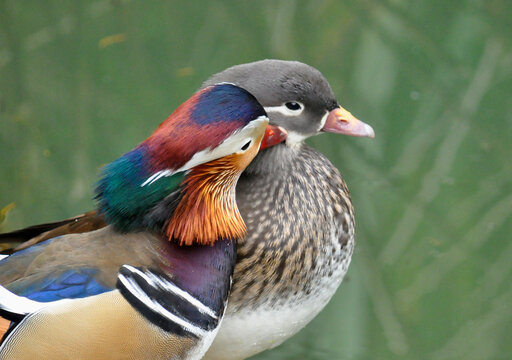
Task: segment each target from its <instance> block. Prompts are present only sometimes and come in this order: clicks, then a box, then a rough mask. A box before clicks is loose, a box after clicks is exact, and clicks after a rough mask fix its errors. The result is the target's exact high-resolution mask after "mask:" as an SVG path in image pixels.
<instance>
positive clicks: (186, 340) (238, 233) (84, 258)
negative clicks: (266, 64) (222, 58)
mask: <svg viewBox="0 0 512 360" xmlns="http://www.w3.org/2000/svg"><path fill="white" fill-rule="evenodd" d="M267 124H268V118H267V116H266V114H265V111H264V109H263V107H262V106H261V105H260V104H259V103H258V102H257V100H256V99H255V98H254V97H253V96H252V95H251V94H250V93H249V92H247V91H246V90H244V89H242V88H240V87H237V86H235V85H232V84H219V85H212V86H209V87H206V88H204V89H203V90H201V91H199V92H198V93H196V94H195V95H194V96H192V97H191V98H190V99H189V100H187V101H186V102H185V103H184V104H183V105H181V106H180V107H179V108H178V109H177V110H176V111H175V112H174V113H173V114H172V115H171V116H170V117H169V118H168V119H167V120H165V121H164V122H163V123H162V124H161V125H160V126H159V127H158V128H157V129H156V130H155V132H154V133H153V134H152V135H151V136H150V137H149V138H148V139H146V140H145V141H144V142H142V143H141V144H139V145H138V146H137V147H136V148H135V149H134V150H132V151H130V152H128V153H126V154H124V155H122V156H121V157H120V158H118V159H117V160H115V161H113V162H112V163H110V164H109V165H107V166H106V167H105V169H104V171H103V173H102V177H101V179H100V181H99V183H98V186H97V189H96V199H97V202H98V209H99V213H101V214H102V216H104V218H105V220H106V223H108V225H107V226H105V227H102V228H101V229H98V230H95V231H91V232H84V233H81V234H68V235H64V236H59V237H55V238H52V239H49V240H46V241H44V242H41V243H39V244H37V245H34V246H32V247H30V248H28V249H25V250H22V251H19V252H16V253H15V254H13V255H11V256H9V257H8V258H6V259H4V260H2V262H0V278H1V283H2V284H3V286H4V287H0V315H2V316H3V317H4V318H6V319H8V320H11V321H12V324H11V327H10V328H9V330H8V331H7V333H6V334H5V335H4V337H3V340H2V343H1V345H0V359H16V360H19V359H171V358H172V359H200V358H202V356H203V355H204V353H205V351H206V350H207V349H208V347H209V346H210V344H211V342H212V340H213V338H214V337H215V334H216V332H217V330H218V327H219V323H220V321H221V319H222V316H223V314H224V309H225V306H226V302H227V298H228V293H229V289H230V287H231V283H232V274H233V269H234V264H235V259H236V241H237V240H238V239H240V238H242V237H243V236H244V233H245V224H244V221H243V220H242V218H241V216H240V213H239V211H238V208H237V205H236V201H235V186H236V182H237V180H238V178H239V176H240V174H241V173H242V171H243V170H244V169H245V167H246V166H247V165H248V164H249V163H250V161H251V160H252V159H253V158H254V156H255V155H256V153H257V152H258V149H259V147H260V142H261V140H262V139H263V136H264V132H265V129H266V126H267Z"/></svg>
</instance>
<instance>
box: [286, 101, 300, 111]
mask: <svg viewBox="0 0 512 360" xmlns="http://www.w3.org/2000/svg"><path fill="white" fill-rule="evenodd" d="M284 105H285V106H286V107H287V108H288V109H290V110H295V111H296V110H300V109H301V107H300V104H299V103H296V102H294V101H290V102H287V103H286V104H284Z"/></svg>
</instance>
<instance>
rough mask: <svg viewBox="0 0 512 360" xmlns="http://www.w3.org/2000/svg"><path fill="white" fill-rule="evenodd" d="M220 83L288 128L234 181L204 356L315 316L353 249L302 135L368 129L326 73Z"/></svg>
mask: <svg viewBox="0 0 512 360" xmlns="http://www.w3.org/2000/svg"><path fill="white" fill-rule="evenodd" d="M220 82H228V83H232V84H235V85H237V86H240V87H242V88H244V89H246V90H247V91H249V92H250V93H251V94H253V95H254V96H255V97H256V99H257V100H258V101H259V103H260V104H261V105H262V106H263V107H264V109H265V110H266V112H267V114H268V116H269V119H270V124H271V125H273V126H275V127H279V128H280V129H282V130H283V131H285V132H286V134H287V135H286V137H285V138H283V139H282V140H279V141H284V142H283V143H282V144H278V145H275V146H273V147H269V148H268V149H265V150H263V151H260V152H259V153H258V155H257V156H256V158H255V159H254V160H253V162H252V163H251V164H250V165H249V166H248V168H247V169H246V171H245V172H244V173H243V174H242V175H241V177H240V179H239V181H238V184H237V188H236V201H237V204H238V208H239V210H240V213H241V215H242V217H243V219H244V220H245V222H246V226H247V230H248V231H247V235H246V236H245V237H243V238H239V239H238V245H237V262H236V265H235V269H234V275H233V288H232V290H231V292H230V295H229V301H228V307H227V309H226V312H225V316H224V319H223V321H222V323H221V325H220V330H219V332H218V334H217V336H216V337H215V339H214V340H213V344H212V346H211V347H210V349H209V350H208V352H207V353H206V355H205V357H204V358H205V359H244V358H247V357H249V356H251V355H254V354H256V353H258V352H261V351H263V350H266V349H269V348H273V347H275V346H277V345H279V344H280V343H282V342H283V341H284V340H286V339H287V338H289V337H291V336H292V335H293V334H295V333H296V332H297V331H299V330H300V329H301V328H303V327H304V326H305V325H306V324H307V323H308V322H309V321H310V320H311V319H312V318H314V317H315V316H316V314H318V312H319V311H321V310H322V308H323V307H324V306H325V305H326V304H327V302H328V301H329V299H330V298H331V297H332V295H333V294H334V293H335V291H336V289H337V288H338V286H339V284H340V282H341V281H342V279H343V277H344V275H345V273H346V271H347V269H348V266H349V263H350V259H351V255H352V252H353V249H354V242H355V240H354V232H355V221H354V211H353V208H352V203H351V200H350V194H349V191H348V188H347V186H346V184H345V182H344V180H343V178H342V176H341V174H340V172H339V171H338V170H337V169H336V168H335V167H334V166H333V164H332V163H331V162H330V161H329V160H328V159H327V158H326V157H325V156H324V155H322V154H321V153H319V152H317V151H316V150H314V149H312V148H311V147H309V146H307V145H306V144H305V143H304V140H305V139H306V138H308V137H310V136H314V135H317V134H320V133H322V132H334V133H339V134H346V135H352V136H365V137H373V136H374V133H373V130H372V129H371V127H369V126H368V125H366V124H364V123H362V122H360V121H359V120H357V119H355V118H354V117H353V116H352V115H351V114H350V113H349V112H348V111H346V110H344V109H343V108H341V107H340V106H339V104H338V101H337V100H336V98H335V96H334V94H333V92H332V89H331V88H330V86H329V84H328V82H327V80H326V79H325V78H324V77H323V75H322V74H321V73H320V72H319V71H318V70H316V69H314V68H312V67H310V66H308V65H306V64H302V63H299V62H293V61H281V60H263V61H258V62H254V63H249V64H243V65H237V66H234V67H231V68H228V69H226V70H224V71H222V72H220V73H218V74H215V75H214V76H212V77H211V78H210V79H209V80H208V81H207V82H205V83H204V84H203V87H205V86H211V85H212V84H215V83H220ZM264 142H265V140H264V141H263V143H264ZM104 220H105V219H103V218H102V216H101V215H100V214H97V213H94V212H92V213H88V214H87V215H86V216H85V217H83V216H79V217H75V218H72V219H69V220H67V221H64V222H57V223H54V224H49V225H42V226H36V227H32V228H29V229H26V230H21V231H18V232H14V233H11V234H5V236H4V239H5V240H4V241H6V242H9V243H16V242H17V243H20V242H23V241H26V240H28V239H31V240H29V241H28V242H26V243H23V244H21V246H19V247H18V249H17V250H15V251H18V250H19V249H22V248H27V247H28V248H29V249H30V246H31V245H33V244H34V243H37V242H40V241H42V240H44V239H46V238H48V237H49V236H51V234H54V233H55V234H66V233H68V232H82V231H84V228H85V229H88V230H92V229H97V228H101V227H103V226H105V223H104ZM82 225H83V226H82ZM27 235H29V236H27ZM0 240H2V236H1V235H0ZM0 242H1V241H0ZM0 245H1V244H0ZM1 283H2V282H1V281H0V284H1Z"/></svg>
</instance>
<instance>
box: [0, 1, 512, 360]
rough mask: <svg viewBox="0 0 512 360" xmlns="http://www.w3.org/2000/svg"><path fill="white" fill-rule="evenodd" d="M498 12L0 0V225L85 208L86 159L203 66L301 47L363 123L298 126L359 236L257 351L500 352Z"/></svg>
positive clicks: (503, 334) (504, 132) (503, 67)
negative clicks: (296, 326)
mask: <svg viewBox="0 0 512 360" xmlns="http://www.w3.org/2000/svg"><path fill="white" fill-rule="evenodd" d="M511 14H512V2H511V1H508V0H456V1H445V0H428V1H408V0H382V1H377V0H344V1H334V0H310V1H296V0H281V1H275V0H266V1H239V0H232V1H210V2H206V1H205V2H199V1H188V2H185V1H183V2H178V1H166V2H154V1H141V0H132V1H128V0H112V1H109V0H89V1H85V0H80V1H72V2H64V1H56V0H55V1H19V0H0V209H3V211H2V212H1V213H0V218H2V219H4V222H3V223H2V224H1V225H0V226H1V227H2V228H1V230H11V229H15V228H17V227H21V226H27V225H30V224H33V223H41V222H46V221H52V220H56V219H61V218H64V217H68V216H71V215H75V214H78V213H80V212H83V211H86V210H89V209H91V208H92V207H93V201H92V200H91V194H92V191H91V190H92V187H93V184H94V182H95V180H96V176H97V173H98V169H99V168H100V167H101V165H103V164H105V163H108V162H110V161H111V160H113V159H114V158H116V157H117V156H119V155H120V154H122V153H123V152H125V151H127V150H129V149H131V148H132V147H133V146H134V145H135V144H137V143H138V142H140V141H141V140H143V139H145V138H146V136H148V135H149V134H150V133H151V132H152V130H153V129H154V128H155V127H156V126H157V125H158V124H159V123H160V122H161V121H162V120H164V119H165V118H166V117H167V115H169V114H170V113H171V112H172V111H173V109H175V108H176V107H177V106H178V105H179V104H180V103H181V102H182V101H184V100H185V99H186V98H188V97H189V96H190V95H191V94H192V93H193V92H194V91H195V90H196V89H197V88H198V87H199V86H200V84H201V82H202V81H203V80H205V79H206V78H208V76H209V75H211V74H213V73H215V72H217V71H220V70H222V69H224V68H226V67H228V66H231V65H234V64H238V63H245V62H249V61H253V60H259V59H264V58H281V59H294V60H300V61H303V62H306V63H308V64H311V65H313V66H315V67H317V68H318V69H319V70H321V71H322V72H323V73H324V75H325V76H326V77H327V79H328V80H329V81H330V83H331V85H332V87H333V89H334V91H335V93H336V94H337V96H338V99H339V101H340V102H341V103H342V104H343V106H344V107H346V108H347V109H349V110H350V111H351V112H352V113H354V114H355V115H356V116H357V117H358V118H360V119H362V120H364V121H365V122H368V123H369V124H371V125H372V126H373V127H374V129H375V132H376V134H377V136H376V138H375V139H374V140H369V139H358V138H348V137H341V136H336V135H330V134H327V135H322V136H318V137H316V138H313V139H310V140H308V143H309V144H311V145H312V146H314V147H316V148H317V149H319V150H320V151H322V152H323V153H325V154H326V155H327V156H328V157H329V158H330V159H331V161H332V162H333V163H334V164H336V166H337V167H338V168H339V169H340V170H341V171H342V173H343V174H344V176H345V177H346V180H347V182H348V184H349V186H350V189H351V192H352V196H353V200H354V204H355V207H356V216H357V220H358V227H357V241H358V243H357V249H356V252H355V254H354V258H353V260H352V265H351V268H350V270H349V273H348V276H347V278H346V280H345V281H344V283H343V284H342V286H341V288H340V290H339V291H338V293H337V294H336V296H335V297H334V298H333V300H332V301H331V303H330V304H329V305H328V306H327V308H326V309H325V310H324V311H323V312H322V313H321V314H320V315H319V316H318V317H317V318H316V319H315V320H314V321H313V322H312V323H311V324H310V325H309V326H307V327H306V328H305V329H304V330H303V331H302V332H300V333H299V334H298V335H297V336H295V337H294V338H293V339H291V340H290V341H288V342H286V343H285V344H283V345H282V346H280V347H278V348H276V349H275V350H272V351H270V352H266V353H264V354H261V355H260V356H257V357H256V359H400V358H402V359H415V358H416V359H419V358H421V359H509V358H510V357H511V356H512V355H511V354H512V342H511V341H510V340H511V335H510V334H511V333H512V311H511V305H512V288H511V285H510V284H511V283H510V277H511V275H512V261H511V258H512V242H511V233H512V161H511V156H512V147H511V140H512V101H511V95H512V17H511ZM12 204H14V205H12ZM8 210H10V212H8ZM7 212H8V214H7V216H5V215H6V213H7Z"/></svg>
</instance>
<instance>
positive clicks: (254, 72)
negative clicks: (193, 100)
mask: <svg viewBox="0 0 512 360" xmlns="http://www.w3.org/2000/svg"><path fill="white" fill-rule="evenodd" d="M220 81H226V82H231V83H234V84H236V85H238V86H240V87H242V88H244V89H246V90H248V91H249V92H251V93H252V94H253V95H254V96H255V97H256V98H257V99H258V101H259V102H260V103H261V104H262V105H263V107H264V108H265V110H266V112H267V114H268V116H269V119H270V127H269V128H268V129H267V133H266V136H265V139H264V140H263V143H264V144H265V146H262V149H263V148H264V147H269V146H272V145H275V144H276V143H278V142H279V141H286V144H287V145H291V146H293V145H296V144H300V143H302V142H303V141H304V140H305V139H306V138H308V137H310V136H314V135H317V134H320V133H322V132H332V133H338V134H345V135H351V136H363V137H370V138H373V137H374V136H375V133H374V131H373V129H372V127H371V126H369V125H367V124H365V123H364V122H362V121H360V120H358V119H356V118H355V117H354V116H353V115H352V114H351V113H350V112H348V111H347V110H345V109H344V108H342V107H341V106H340V105H339V103H338V101H337V100H336V97H335V96H334V93H333V91H332V89H331V87H330V85H329V83H328V82H327V80H326V79H325V77H324V76H323V75H322V73H320V71H318V70H317V69H315V68H313V67H311V66H309V65H306V64H303V63H301V62H297V61H283V60H262V61H257V62H252V63H248V64H242V65H236V66H233V67H230V68H228V69H226V70H224V71H222V72H220V73H218V74H215V75H213V76H212V77H211V78H210V79H209V80H208V81H206V82H205V83H204V84H203V86H208V85H210V84H212V83H216V82H220Z"/></svg>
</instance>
